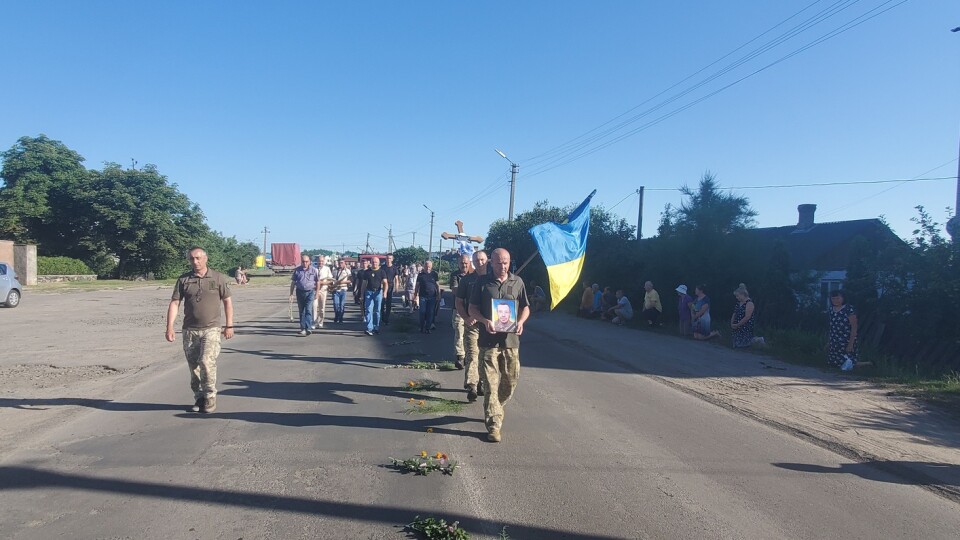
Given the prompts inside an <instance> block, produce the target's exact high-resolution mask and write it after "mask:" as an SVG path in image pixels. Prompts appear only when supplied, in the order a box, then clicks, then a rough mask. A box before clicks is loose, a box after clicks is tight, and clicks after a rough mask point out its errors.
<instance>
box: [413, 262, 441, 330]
mask: <svg viewBox="0 0 960 540" xmlns="http://www.w3.org/2000/svg"><path fill="white" fill-rule="evenodd" d="M439 280H440V276H438V275H437V273H436V272H434V271H433V261H431V260H429V259H428V260H427V261H425V262H424V263H423V272H420V273H419V274H418V275H417V285H416V287H414V289H413V304H414V305H415V306H419V309H420V333H421V334H429V333H430V332H431V331H432V330H431V329H430V327H432V326H433V317H434V315H436V313H437V312H436V310H435V307H436V303H437V302H438V301H439V298H440V283H439Z"/></svg>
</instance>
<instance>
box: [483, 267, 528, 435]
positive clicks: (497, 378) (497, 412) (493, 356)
mask: <svg viewBox="0 0 960 540" xmlns="http://www.w3.org/2000/svg"><path fill="white" fill-rule="evenodd" d="M495 299H507V300H514V301H515V302H516V307H517V317H518V320H519V317H520V314H521V313H522V312H523V309H524V308H529V306H530V300H529V298H528V297H527V289H526V287H525V286H524V284H523V280H522V279H520V277H519V276H517V275H516V274H508V275H507V277H506V279H504V281H502V282H501V281H499V280H498V279H497V278H496V276H494V275H493V274H487V275H486V276H482V277H480V278H479V280H478V281H477V283H476V284H475V285H474V286H473V290H472V291H471V293H470V305H472V306H476V307H477V308H479V310H480V313H481V314H482V315H483V317H484V318H486V319H494V317H495V314H494V310H493V300H495ZM477 344H478V345H479V348H480V358H481V359H482V362H483V371H484V374H485V375H486V378H487V385H486V386H487V389H486V390H487V391H486V395H485V396H484V400H483V408H484V416H485V422H486V426H487V431H488V432H489V433H491V436H493V434H494V433H495V434H496V437H497V438H496V439H493V438H491V440H499V434H500V428H501V426H502V424H503V406H504V404H505V403H506V402H507V400H509V399H510V397H511V396H512V395H513V391H514V390H515V389H516V387H517V381H518V380H519V378H520V336H518V335H517V334H516V333H512V332H497V333H494V334H491V333H490V332H488V331H487V329H486V328H482V327H481V328H480V329H479V335H478V337H477Z"/></svg>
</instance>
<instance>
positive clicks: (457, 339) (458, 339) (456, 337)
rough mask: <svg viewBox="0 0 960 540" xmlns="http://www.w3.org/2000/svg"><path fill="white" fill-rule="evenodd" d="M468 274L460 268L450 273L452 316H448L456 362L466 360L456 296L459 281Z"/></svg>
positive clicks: (461, 320) (462, 326)
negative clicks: (452, 296) (452, 299)
mask: <svg viewBox="0 0 960 540" xmlns="http://www.w3.org/2000/svg"><path fill="white" fill-rule="evenodd" d="M468 275H469V274H464V273H463V272H461V271H460V270H457V271H456V272H451V273H450V291H451V292H452V293H453V295H454V310H453V316H452V317H450V326H452V327H453V352H454V354H456V355H457V362H461V363H463V362H464V361H465V360H466V354H467V353H466V351H465V350H464V343H463V333H464V325H463V317H461V316H460V314H459V313H457V310H456V296H457V288H459V286H460V282H461V281H462V280H463V278H464V277H466V276H468ZM464 366H465V364H464Z"/></svg>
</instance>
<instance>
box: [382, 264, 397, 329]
mask: <svg viewBox="0 0 960 540" xmlns="http://www.w3.org/2000/svg"><path fill="white" fill-rule="evenodd" d="M383 272H384V274H385V275H386V276H387V283H389V284H390V286H389V287H387V296H385V297H384V298H383V313H381V315H380V320H381V321H383V324H384V325H389V324H390V314H391V313H392V312H393V290H394V289H396V288H397V287H398V285H399V282H400V273H399V272H398V268H397V267H396V265H394V264H393V254H392V253H391V254H389V255H387V264H386V266H384V267H383Z"/></svg>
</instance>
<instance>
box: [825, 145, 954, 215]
mask: <svg viewBox="0 0 960 540" xmlns="http://www.w3.org/2000/svg"><path fill="white" fill-rule="evenodd" d="M957 159H960V158H953V159H950V160H947V161H945V162H943V163H941V164H940V165H937V166H936V167H934V168H932V169H929V170H926V171H924V172H922V173H920V174H918V175H917V176H915V177H914V178H912V179H911V180H914V179H918V178H920V177H921V176H923V175H926V174H930V173H932V172H933V171H935V170H937V169H942V168H943V167H946V166H947V165H950V164H951V163H953V162H954V161H957ZM903 184H904V183H899V184H897V185H895V186H893V187H889V188H887V189H884V190H881V191H878V192H877V193H874V194H873V195H868V196H866V197H861V198H859V199H857V200H855V201H853V202H850V203H847V204H845V205H843V206H839V207H837V208H835V209H833V210H830V211H828V212H824V213H823V216H832V215H834V214H839V213H840V212H842V211H844V210H846V209H847V208H850V207H853V206H856V205H858V204H860V203H862V202H863V201H867V200H870V199H873V198H875V197H879V196H880V195H883V194H884V193H886V192H888V191H892V190H894V189H897V188H898V187H900V186H902V185H903Z"/></svg>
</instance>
